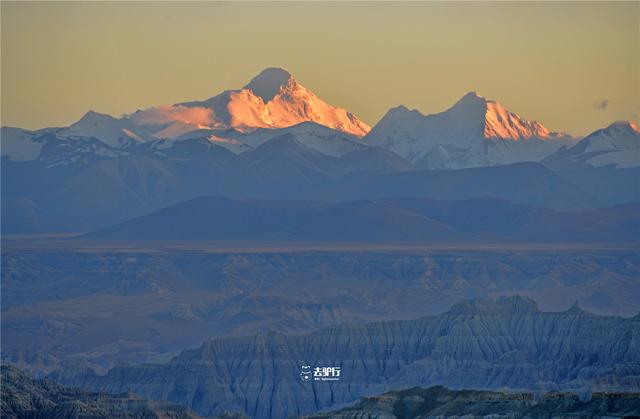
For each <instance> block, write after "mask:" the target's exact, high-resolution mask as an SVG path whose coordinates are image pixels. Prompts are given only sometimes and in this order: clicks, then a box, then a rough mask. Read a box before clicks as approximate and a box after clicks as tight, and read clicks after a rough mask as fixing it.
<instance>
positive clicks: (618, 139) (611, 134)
mask: <svg viewBox="0 0 640 419" xmlns="http://www.w3.org/2000/svg"><path fill="white" fill-rule="evenodd" d="M546 161H547V162H548V163H549V164H551V165H553V166H556V167H585V166H593V167H604V166H611V167H616V168H618V169H620V168H628V167H638V166H640V130H639V129H638V127H637V126H636V125H635V124H633V123H632V122H630V121H617V122H614V123H613V124H611V125H609V126H608V127H607V128H603V129H599V130H597V131H594V132H593V133H591V134H589V135H587V136H586V137H585V138H583V139H582V140H580V142H578V143H577V144H576V145H574V146H573V147H571V148H569V149H562V150H559V151H558V152H556V153H554V154H553V155H551V156H549V157H548V158H547V159H546Z"/></svg>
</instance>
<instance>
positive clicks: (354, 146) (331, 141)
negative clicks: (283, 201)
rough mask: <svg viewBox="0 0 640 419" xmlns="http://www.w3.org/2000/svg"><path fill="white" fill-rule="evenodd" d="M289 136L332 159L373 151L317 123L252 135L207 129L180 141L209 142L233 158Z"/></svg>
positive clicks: (179, 138)
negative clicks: (194, 139) (272, 140)
mask: <svg viewBox="0 0 640 419" xmlns="http://www.w3.org/2000/svg"><path fill="white" fill-rule="evenodd" d="M287 134H292V135H293V136H295V137H296V140H297V141H298V142H300V143H302V144H304V145H305V146H307V147H309V148H312V149H314V150H316V151H319V152H321V153H322V154H326V155H328V156H332V157H340V156H343V155H345V154H347V153H350V152H352V151H356V150H364V149H367V148H369V147H370V146H369V145H367V144H364V143H363V142H362V141H361V140H360V139H359V138H358V137H356V136H355V135H352V134H348V133H346V132H342V131H338V130H335V129H332V128H329V127H326V126H324V125H320V124H318V123H315V122H302V123H300V124H297V125H294V126H291V127H286V128H278V129H271V128H258V129H256V130H254V131H251V132H243V131H240V130H238V129H220V130H208V129H204V130H196V131H192V132H188V133H186V134H184V135H182V136H180V137H178V138H177V139H178V140H185V139H192V138H207V139H209V140H210V141H211V142H213V143H215V144H217V145H220V146H222V147H225V148H226V149H228V150H230V151H232V152H233V153H234V154H241V153H244V152H246V151H249V150H252V149H254V148H256V147H258V146H260V145H262V144H263V143H265V142H267V141H270V140H271V139H273V138H276V137H281V136H283V135H287Z"/></svg>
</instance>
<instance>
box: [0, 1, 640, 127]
mask: <svg viewBox="0 0 640 419" xmlns="http://www.w3.org/2000/svg"><path fill="white" fill-rule="evenodd" d="M0 8H1V13H2V16H1V20H2V22H1V23H2V27H1V36H2V38H1V44H2V45H1V46H2V50H1V54H2V57H1V58H2V61H1V79H2V86H1V87H2V90H1V108H0V117H1V123H2V125H9V126H19V127H23V128H30V129H34V128H42V127H47V126H63V125H69V124H70V123H72V122H74V121H76V120H78V119H79V118H80V117H81V116H82V115H83V114H84V113H85V112H86V111H88V110H90V109H91V110H95V111H98V112H104V113H109V114H111V115H114V116H117V115H121V114H124V113H130V112H133V111H135V110H137V109H142V108H147V107H150V106H155V105H163V104H170V103H177V102H182V101H188V100H196V99H205V98H208V97H211V96H214V95H216V94H218V93H220V92H221V91H223V90H227V89H234V88H240V87H242V86H244V85H245V84H246V83H248V82H249V80H250V79H251V78H252V77H253V76H255V75H256V74H258V73H259V72H260V71H261V70H262V69H264V68H266V67H274V66H275V67H282V68H285V69H287V70H288V71H290V72H291V73H292V74H293V75H294V76H295V77H296V79H297V80H298V81H299V82H300V83H302V84H303V85H304V86H306V87H307V88H309V89H311V90H312V91H314V92H315V93H316V94H317V95H318V96H320V97H321V98H323V99H324V100H325V101H327V102H329V103H331V104H333V105H338V106H341V107H344V108H346V109H348V110H350V111H352V112H353V113H355V114H356V115H357V116H358V117H360V118H361V119H363V120H364V121H365V122H367V123H368V124H370V125H374V124H375V123H376V122H377V121H378V120H379V119H380V118H381V117H382V116H383V115H384V113H385V112H386V111H387V110H388V109H389V108H391V107H394V106H397V105H400V104H403V105H405V106H407V107H409V108H416V109H419V110H420V111H421V112H423V113H426V114H429V113H436V112H440V111H442V110H444V109H446V108H448V107H450V106H451V105H452V104H453V103H454V102H455V101H456V100H458V99H459V98H460V97H462V96H463V95H464V94H465V93H466V92H469V91H477V92H478V93H479V94H480V95H482V96H485V97H487V98H490V99H494V100H497V101H499V102H501V103H503V104H504V105H505V106H506V107H507V108H509V109H510V110H511V111H513V112H516V113H518V114H520V115H521V116H524V117H526V118H528V119H533V120H538V121H540V122H542V123H543V124H544V125H545V126H547V127H548V128H550V129H553V130H558V131H564V132H569V133H571V134H574V135H585V134H588V133H589V132H591V131H593V130H595V129H598V128H601V127H603V126H606V125H608V124H609V123H611V122H613V121H615V120H621V119H627V120H632V121H634V122H635V123H638V122H639V113H640V82H639V78H640V3H639V2H625V3H614V2H603V3H599V2H585V3H582V2H567V3H558V2H553V3H552V2H537V3H529V2H517V3H507V2H499V3H491V2H472V3H465V2H449V3H439V2H375V3H369V2H353V3H351V2H349V3H345V2H342V3H337V2H321V3H315V2H297V3H293V2H261V3H250V2H241V3H221V2H218V3H212V2H209V3H207V2H193V3H191V2H161V3H155V2H90V3H77V2H76V3H72V2H68V3H67V2H57V3H53V2H46V3H38V2H15V3H13V2H7V1H2V2H1V3H0Z"/></svg>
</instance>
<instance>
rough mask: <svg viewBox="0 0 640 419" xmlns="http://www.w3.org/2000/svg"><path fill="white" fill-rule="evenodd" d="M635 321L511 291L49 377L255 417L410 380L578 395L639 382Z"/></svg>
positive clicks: (342, 400)
mask: <svg viewBox="0 0 640 419" xmlns="http://www.w3.org/2000/svg"><path fill="white" fill-rule="evenodd" d="M639 330H640V317H639V316H635V317H633V318H628V319H624V318H619V317H600V316H595V315H592V314H589V313H586V312H584V311H582V310H581V309H579V308H578V307H577V306H574V307H572V308H571V309H570V310H568V311H564V312H541V311H539V310H538V308H537V306H536V304H535V303H534V302H533V301H531V300H528V299H524V298H522V297H511V298H502V299H498V300H495V301H494V300H475V301H469V302H464V303H460V304H457V305H455V306H454V307H453V308H452V309H451V310H450V311H449V312H447V313H444V314H442V315H438V316H429V317H424V318H421V319H417V320H408V321H392V322H380V323H370V324H364V325H342V326H334V327H329V328H326V329H322V330H320V331H318V332H314V333H311V334H306V335H280V334H276V333H265V334H260V335H257V336H251V337H239V338H222V339H214V340H210V341H208V342H206V343H204V344H203V345H202V346H201V347H200V348H198V349H193V350H188V351H184V352H182V353H181V354H180V355H179V356H177V357H175V358H174V359H173V360H172V361H170V362H169V363H167V364H156V365H139V366H120V367H116V368H113V369H111V370H110V371H109V372H108V373H107V374H105V375H96V374H95V373H93V372H91V371H86V370H84V371H76V372H70V371H67V372H59V373H56V374H54V375H53V378H55V379H56V380H58V381H60V382H62V383H65V384H71V385H74V386H79V387H85V388H89V389H92V390H96V391H109V392H115V393H118V392H125V391H134V392H136V393H137V394H141V395H143V396H145V397H149V398H153V399H159V400H170V401H172V402H174V403H178V404H183V405H185V406H189V407H191V408H193V409H194V410H196V411H197V412H199V413H201V414H205V415H211V414H217V413H219V412H221V411H223V410H243V411H244V412H246V413H247V414H249V415H250V416H251V417H255V418H283V417H287V416H289V415H292V414H304V413H310V412H315V411H318V410H320V409H326V408H329V407H332V406H334V407H335V406H340V405H345V404H347V403H351V402H353V401H355V400H356V399H357V398H359V397H361V396H364V395H373V394H380V393H382V392H384V391H389V390H391V389H394V388H407V387H411V386H416V385H420V386H426V385H434V384H443V385H447V386H451V387H453V388H504V387H507V388H512V389H525V388H527V389H535V390H538V391H542V390H545V391H546V390H560V389H562V390H571V391H575V392H578V393H579V394H586V393H588V392H589V391H592V390H596V389H600V388H607V389H613V388H624V389H625V390H630V389H638V388H640V362H639V361H640V334H639ZM305 365H310V366H312V367H314V368H316V367H325V366H329V367H332V366H336V367H340V369H341V375H340V380H339V381H314V380H310V381H304V380H301V378H300V372H301V366H305Z"/></svg>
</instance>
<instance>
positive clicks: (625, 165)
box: [0, 68, 640, 234]
mask: <svg viewBox="0 0 640 419" xmlns="http://www.w3.org/2000/svg"><path fill="white" fill-rule="evenodd" d="M0 142H1V150H2V198H3V199H2V229H3V232H5V234H25V233H50V232H87V231H90V230H95V229H99V228H103V227H106V226H109V225H113V224H116V223H119V222H122V221H125V220H127V219H130V218H133V217H137V216H141V215H144V214H148V213H150V212H153V211H156V210H158V209H160V208H163V207H166V206H168V205H173V204H177V203H179V202H183V201H186V200H189V199H192V198H195V197H198V196H202V195H215V196H221V197H227V198H234V199H237V198H259V199H305V200H322V201H336V200H339V201H351V200H358V199H377V198H383V197H389V196H422V197H429V198H435V199H468V198H478V197H484V196H490V197H497V198H501V199H505V200H507V201H510V202H513V203H516V204H523V205H534V206H541V207H546V208H552V209H569V210H575V209H591V208H598V207H607V206H612V205H619V204H624V203H629V202H634V201H640V190H639V189H638V188H637V187H636V186H635V183H636V179H637V178H638V176H640V154H639V152H640V132H639V131H638V128H637V127H636V126H635V125H633V124H631V123H629V122H617V123H614V124H612V125H611V126H609V127H607V128H605V129H602V130H599V131H596V132H595V133H593V134H591V135H589V136H587V137H585V138H584V139H582V140H578V139H576V138H572V137H571V136H569V135H567V134H563V133H555V132H551V131H550V130H548V129H547V128H545V127H544V126H543V125H542V124H540V123H538V122H531V121H527V120H526V119H524V118H522V117H521V116H518V115H517V114H515V113H513V112H511V111H509V110H507V109H506V108H505V107H504V106H503V105H501V104H500V103H498V102H495V101H492V100H488V99H485V98H483V97H481V96H479V95H477V94H476V93H473V92H472V93H469V94H467V95H465V96H464V97H463V98H462V99H460V100H459V101H458V102H457V103H456V104H454V105H453V106H452V107H451V108H450V109H448V110H446V111H444V112H442V113H439V114H435V115H423V114H421V113H420V112H419V111H416V110H414V111H410V110H408V109H406V108H405V107H398V108H394V109H392V110H390V111H389V112H388V113H387V114H386V115H385V116H384V117H383V118H382V119H381V120H380V121H379V122H378V123H377V124H376V125H375V126H374V127H373V128H372V129H369V127H368V126H367V125H366V124H364V123H363V122H362V121H360V120H359V119H358V118H357V117H355V116H354V115H353V114H352V113H350V112H347V111H345V110H344V109H341V108H339V107H334V106H331V105H329V104H327V103H326V102H324V101H322V100H321V99H319V98H318V97H317V96H316V95H315V94H313V93H312V92H311V91H310V90H309V89H307V88H305V87H304V86H302V85H301V84H300V83H299V82H298V81H297V80H296V79H295V78H294V77H293V76H291V74H289V73H288V72H286V71H285V70H282V69H274V68H272V69H266V70H264V71H263V72H261V73H260V74H259V75H258V76H256V77H255V78H254V79H252V80H251V81H250V82H249V83H248V84H247V85H246V86H245V87H244V88H242V89H238V90H229V91H225V92H223V93H221V94H219V95H216V96H213V97H212V98H210V99H206V100H201V101H192V102H184V103H179V104H175V105H169V106H160V107H154V108H148V109H143V110H139V111H136V112H133V113H131V114H127V115H124V116H122V117H119V118H115V117H112V116H109V115H105V114H100V113H96V112H93V111H90V112H88V113H87V114H86V115H84V116H83V117H82V118H81V119H80V120H79V121H78V122H76V123H74V124H71V125H70V126H68V127H61V128H44V129H40V130H35V131H29V130H23V129H20V128H12V127H2V129H1V131H0Z"/></svg>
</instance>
